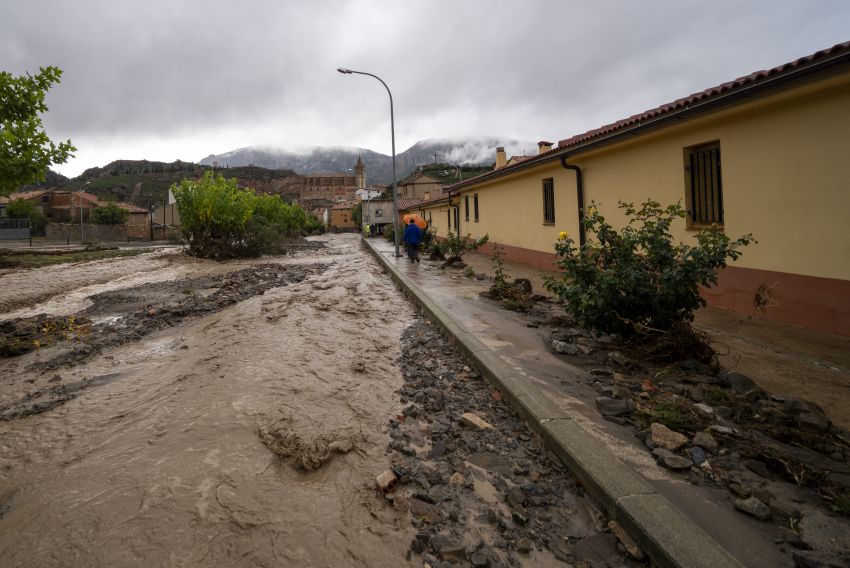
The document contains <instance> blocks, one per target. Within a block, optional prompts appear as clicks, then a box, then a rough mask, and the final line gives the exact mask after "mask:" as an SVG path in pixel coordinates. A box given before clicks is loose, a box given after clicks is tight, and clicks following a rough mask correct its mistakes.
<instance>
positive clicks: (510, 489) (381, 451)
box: [0, 235, 643, 568]
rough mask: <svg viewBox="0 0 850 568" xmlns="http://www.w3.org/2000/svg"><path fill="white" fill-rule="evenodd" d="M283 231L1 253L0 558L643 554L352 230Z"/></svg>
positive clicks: (318, 559)
mask: <svg viewBox="0 0 850 568" xmlns="http://www.w3.org/2000/svg"><path fill="white" fill-rule="evenodd" d="M291 247H292V250H291V252H290V254H287V255H283V256H279V257H273V258H264V259H260V260H255V261H234V262H226V263H214V262H205V261H200V260H197V259H192V258H189V257H186V256H185V255H184V254H183V253H182V252H181V251H180V250H179V249H177V248H166V249H161V250H154V251H151V252H146V253H144V254H141V255H139V256H135V257H132V258H121V259H112V260H100V261H94V262H89V263H81V264H65V265H56V266H51V267H48V268H40V269H32V270H11V269H9V270H0V306H3V308H4V309H3V313H2V314H0V566H3V567H7V566H9V567H16V566H39V567H53V566H63V567H64V566H72V567H75V566H81V567H82V566H86V567H89V566H175V567H178V566H204V567H206V566H227V567H230V566H238V567H241V566H252V567H253V566H268V567H271V566H299V567H300V566H362V567H373V566H377V567H380V566H422V565H425V564H427V565H429V566H433V567H435V568H436V567H446V566H489V567H492V568H500V567H508V566H510V567H517V568H527V567H532V566H534V567H537V566H561V565H576V564H578V565H593V566H596V565H599V566H635V565H637V564H640V559H642V558H643V554H642V552H640V551H639V550H637V551H635V550H633V549H632V548H629V547H628V546H626V547H625V548H624V543H625V541H624V543H618V537H615V535H614V532H616V530H615V529H613V528H611V525H609V524H607V523H606V519H605V517H604V514H603V513H602V512H601V510H600V509H599V507H598V506H596V505H595V504H594V503H593V502H592V501H591V500H590V498H589V497H588V496H587V495H586V494H585V493H584V491H583V489H582V488H581V487H580V484H578V483H577V482H576V480H575V479H574V478H573V477H572V476H571V475H570V473H569V471H567V470H566V469H565V468H564V467H562V466H561V464H559V463H558V462H557V460H556V459H552V458H553V456H552V455H551V454H549V453H547V452H546V450H545V448H544V447H543V446H542V443H541V441H540V440H539V438H537V437H536V436H534V435H533V434H532V433H531V432H529V431H528V429H527V427H526V425H525V424H523V422H522V421H521V420H519V419H518V418H517V417H516V415H515V414H514V413H513V412H512V411H511V409H510V408H509V407H508V406H507V405H506V404H505V403H504V401H502V398H501V395H500V393H499V392H498V391H494V390H493V388H492V387H491V386H490V385H488V384H487V383H486V381H484V380H483V379H482V378H481V375H480V373H479V371H478V370H476V369H474V368H472V367H471V366H470V365H471V363H469V361H468V360H466V359H465V358H464V357H463V355H461V354H460V353H459V352H458V351H457V350H456V349H454V347H453V346H452V345H451V344H450V343H449V342H447V341H446V340H445V338H443V337H441V336H440V334H439V332H438V331H436V328H435V327H434V326H433V324H431V323H430V322H428V321H427V320H425V319H423V318H421V317H420V316H418V315H417V314H416V313H415V311H414V308H413V306H412V305H411V304H410V303H409V302H408V301H407V300H406V299H405V298H404V297H403V295H402V294H401V293H400V292H398V291H397V289H396V288H395V287H394V286H393V284H392V282H391V280H390V279H389V278H388V277H387V275H386V274H384V273H383V272H382V269H381V268H380V267H379V265H378V264H377V262H376V261H375V260H374V259H373V258H372V257H371V256H369V255H367V254H366V253H365V251H364V250H363V249H362V248H361V244H360V239H359V237H358V236H355V235H332V236H327V237H322V238H316V239H313V240H308V241H296V242H293V243H291ZM386 476H390V477H389V478H387V477H386ZM379 479H384V480H387V479H391V483H384V484H383V488H384V489H385V490H386V491H387V494H385V495H384V494H382V493H381V492H380V491H379V490H378V488H377V486H376V485H377V483H376V481H377V480H379ZM390 485H392V486H393V489H390V488H389V487H390ZM609 529H610V530H609ZM619 538H620V539H621V540H622V539H623V538H625V537H619ZM627 552H628V554H629V555H630V556H627V555H626V553H627ZM636 559H637V562H636Z"/></svg>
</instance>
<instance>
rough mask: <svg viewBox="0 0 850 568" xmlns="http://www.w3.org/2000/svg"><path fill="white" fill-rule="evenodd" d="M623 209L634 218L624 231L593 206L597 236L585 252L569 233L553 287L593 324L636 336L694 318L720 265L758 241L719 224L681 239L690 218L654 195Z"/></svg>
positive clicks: (590, 223)
mask: <svg viewBox="0 0 850 568" xmlns="http://www.w3.org/2000/svg"><path fill="white" fill-rule="evenodd" d="M619 207H620V208H621V209H624V210H625V212H626V215H627V216H628V217H629V223H628V225H627V226H626V227H625V228H623V229H622V231H620V232H617V231H616V230H614V228H613V227H612V226H611V225H609V224H608V223H607V222H606V221H605V218H604V217H603V216H602V215H601V214H600V213H599V211H598V210H597V208H596V206H595V205H591V206H590V207H588V208H587V211H586V213H585V218H584V226H585V228H586V230H587V231H588V233H589V234H593V235H595V240H594V239H592V238H588V241H587V243H585V245H584V246H582V247H581V248H580V249H579V248H576V246H575V243H574V242H573V240H572V238H570V237H569V236H568V235H567V234H566V233H563V232H562V233H561V235H560V238H559V239H558V241H557V243H556V244H555V252H556V253H557V255H558V260H557V265H558V266H559V267H560V268H561V269H562V270H563V271H564V276H563V279H560V280H558V279H554V278H547V280H546V287H547V288H548V289H549V290H551V291H552V292H554V293H556V294H557V295H558V296H559V297H560V298H561V300H563V301H564V303H565V307H566V310H567V311H568V312H569V313H570V314H572V316H573V317H574V318H575V320H576V322H577V323H578V324H579V325H581V326H582V327H584V328H585V329H589V330H593V331H597V332H604V333H614V334H618V335H620V336H623V337H632V336H634V335H636V334H639V333H643V334H658V333H666V332H669V331H670V330H671V329H673V328H674V326H677V325H678V324H682V323H683V322H688V323H689V322H691V321H693V317H694V311H695V310H697V309H698V308H700V307H701V306H704V305H705V300H703V298H702V297H701V296H700V294H699V287H700V286H710V285H712V284H716V283H717V270H718V269H719V268H723V267H725V266H726V260H727V259H732V260H735V259H737V258H738V257H739V256H740V255H741V252H740V250H739V249H740V248H741V247H743V246H746V245H748V244H750V242H753V241H754V239H753V238H752V236H751V235H749V234H748V235H744V236H742V237H739V238H738V239H736V240H734V241H733V240H732V239H730V238H729V237H727V236H726V235H725V234H724V233H723V232H722V230H720V229H718V228H717V227H712V228H711V229H707V230H701V231H699V232H698V233H697V235H696V239H697V245H696V246H690V245H685V244H682V243H679V244H674V243H673V236H672V235H671V234H670V225H671V224H672V223H673V221H674V220H675V219H679V218H682V217H684V216H685V211H684V210H683V209H682V207H681V205H679V204H676V205H670V206H667V207H666V208H662V207H661V205H660V204H659V203H658V202H655V201H652V200H649V201H647V202H646V203H644V204H642V206H641V207H640V208H639V209H635V207H634V205H633V204H631V203H623V202H620V204H619ZM688 327H689V326H688Z"/></svg>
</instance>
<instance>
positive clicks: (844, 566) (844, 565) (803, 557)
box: [791, 550, 850, 568]
mask: <svg viewBox="0 0 850 568" xmlns="http://www.w3.org/2000/svg"><path fill="white" fill-rule="evenodd" d="M791 557H792V558H793V559H794V566H796V567H797V568H848V567H850V562H847V561H845V560H843V559H841V558H831V557H830V556H829V555H827V554H823V553H821V552H815V551H814V550H794V551H792V552H791Z"/></svg>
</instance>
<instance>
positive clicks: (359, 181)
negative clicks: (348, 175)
mask: <svg viewBox="0 0 850 568" xmlns="http://www.w3.org/2000/svg"><path fill="white" fill-rule="evenodd" d="M354 182H355V185H357V187H358V188H361V187H366V166H365V165H364V164H363V160H362V159H360V155H358V156H357V164H355V165H354Z"/></svg>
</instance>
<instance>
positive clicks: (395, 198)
mask: <svg viewBox="0 0 850 568" xmlns="http://www.w3.org/2000/svg"><path fill="white" fill-rule="evenodd" d="M337 71H339V72H340V73H342V74H343V75H351V74H355V75H368V76H369V77H374V78H375V79H377V80H378V81H380V82H381V84H382V85H383V86H384V88H385V89H386V90H387V94H388V95H389V96H390V136H391V138H392V147H393V240H394V241H395V255H396V256H401V254H399V251H398V248H399V243H398V227H396V225H397V224H398V188H397V187H396V170H395V117H394V116H393V94H392V92H391V91H390V88H389V87H387V84H386V83H384V81H383V79H381V78H380V77H378V76H377V75H373V74H372V73H366V72H365V71H353V70H351V69H345V68H344V67H340V68H339V69H337Z"/></svg>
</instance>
